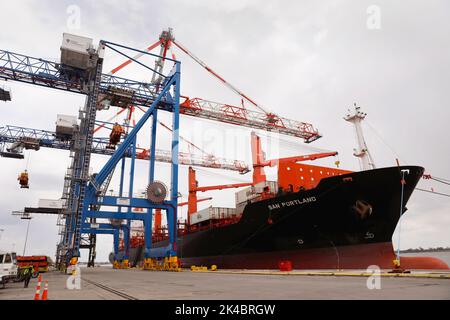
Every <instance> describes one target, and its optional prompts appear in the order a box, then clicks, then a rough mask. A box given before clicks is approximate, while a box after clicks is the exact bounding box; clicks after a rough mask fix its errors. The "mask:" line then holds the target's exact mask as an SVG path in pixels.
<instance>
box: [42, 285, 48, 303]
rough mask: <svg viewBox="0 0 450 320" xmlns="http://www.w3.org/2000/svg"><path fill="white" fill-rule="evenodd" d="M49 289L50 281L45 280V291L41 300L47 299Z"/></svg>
mask: <svg viewBox="0 0 450 320" xmlns="http://www.w3.org/2000/svg"><path fill="white" fill-rule="evenodd" d="M47 291H48V281H47V280H45V286H44V292H43V293H42V299H41V300H47Z"/></svg>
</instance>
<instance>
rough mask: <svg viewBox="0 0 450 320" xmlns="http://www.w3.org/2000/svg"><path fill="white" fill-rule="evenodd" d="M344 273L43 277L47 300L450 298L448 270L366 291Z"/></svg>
mask: <svg viewBox="0 0 450 320" xmlns="http://www.w3.org/2000/svg"><path fill="white" fill-rule="evenodd" d="M346 273H347V274H339V273H330V272H323V271H321V272H312V271H311V272H297V273H293V274H282V273H280V272H273V271H271V272H268V271H267V272H265V271H258V272H255V271H226V270H223V271H219V272H215V273H214V272H206V273H205V272H191V271H183V272H152V271H143V270H139V269H130V270H113V269H112V268H109V267H101V268H90V269H87V268H82V269H81V279H82V281H81V290H69V289H67V288H66V281H67V279H68V277H69V275H66V274H63V273H61V272H58V271H54V272H49V273H46V274H43V280H44V281H45V280H47V281H48V285H49V289H48V299H49V300H167V299H169V300H267V299H270V300H282V299H283V300H300V299H307V300H308V299H343V300H353V299H450V279H449V276H450V274H448V273H447V274H445V273H441V274H439V273H433V274H431V275H434V277H414V276H413V277H390V276H383V277H381V280H380V281H381V282H380V285H381V289H379V290H378V289H373V290H369V289H368V287H367V281H368V278H367V277H365V276H358V274H357V272H354V273H349V272H346ZM418 274H422V275H424V274H425V273H418ZM36 285H37V279H32V281H31V282H30V285H29V287H28V288H27V289H24V288H23V283H8V284H7V285H6V289H0V300H19V299H20V300H32V299H33V297H34V293H35V289H36ZM42 286H43V285H42Z"/></svg>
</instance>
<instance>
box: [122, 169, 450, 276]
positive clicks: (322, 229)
mask: <svg viewBox="0 0 450 320" xmlns="http://www.w3.org/2000/svg"><path fill="white" fill-rule="evenodd" d="M402 170H407V174H405V183H404V185H403V205H401V196H402ZM423 172H424V169H423V168H421V167H415V166H408V167H392V168H383V169H376V170H370V171H363V172H355V173H351V174H346V175H342V176H336V177H331V178H326V179H323V180H322V181H321V182H320V183H319V185H318V186H317V187H316V188H314V189H311V190H307V191H302V192H299V193H289V194H285V195H280V196H277V197H275V198H272V199H267V200H263V201H259V202H255V203H249V204H248V205H247V206H246V207H245V209H244V213H243V215H242V218H241V220H240V221H239V222H238V223H236V224H232V225H228V226H223V227H220V228H212V229H208V230H203V231H196V232H193V233H190V234H186V235H184V236H182V237H179V238H178V243H177V252H178V257H179V258H181V261H182V264H183V267H190V266H191V265H206V266H210V265H213V264H214V265H217V266H218V267H219V268H239V269H277V268H278V264H279V262H280V261H282V260H288V261H291V262H292V264H293V266H294V268H296V269H355V268H357V269H361V268H367V267H368V266H370V265H378V266H379V267H381V268H390V267H392V261H393V259H394V258H395V256H394V253H393V249H392V235H393V233H394V231H395V228H396V226H397V223H398V221H399V218H400V214H401V213H402V214H403V213H404V212H405V211H406V203H407V202H408V200H409V198H410V196H411V194H412V193H413V191H414V189H415V187H416V185H417V183H418V181H419V180H420V178H421V177H422V175H423ZM400 208H401V209H400ZM154 245H155V247H164V246H166V245H167V242H160V243H156V244H154ZM143 258H144V250H143V248H133V249H129V260H130V261H131V262H132V263H139V262H140V261H142V260H143ZM410 262H411V263H412V264H414V266H411V267H414V268H422V267H424V268H428V267H429V266H428V265H429V264H430V263H429V261H428V264H427V263H425V262H420V261H419V262H417V261H415V262H412V261H410ZM436 263H437V264H436V268H445V267H446V265H445V264H443V265H442V264H440V263H438V262H436ZM422 265H423V266H422ZM431 265H435V264H434V263H431Z"/></svg>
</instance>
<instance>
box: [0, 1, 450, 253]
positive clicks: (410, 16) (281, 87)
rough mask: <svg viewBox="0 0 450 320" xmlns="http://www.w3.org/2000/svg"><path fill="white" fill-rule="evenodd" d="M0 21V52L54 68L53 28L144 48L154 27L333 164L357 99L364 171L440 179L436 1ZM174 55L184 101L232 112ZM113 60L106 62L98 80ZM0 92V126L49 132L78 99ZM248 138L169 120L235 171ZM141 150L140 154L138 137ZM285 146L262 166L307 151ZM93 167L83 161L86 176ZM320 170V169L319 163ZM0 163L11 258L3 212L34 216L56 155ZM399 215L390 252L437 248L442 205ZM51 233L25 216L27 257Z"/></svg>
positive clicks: (96, 9) (55, 173) (153, 9)
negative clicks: (420, 169) (290, 125)
mask: <svg viewBox="0 0 450 320" xmlns="http://www.w3.org/2000/svg"><path fill="white" fill-rule="evenodd" d="M73 5H75V7H73ZM77 10H79V12H80V16H79V18H80V19H79V20H77V19H76V18H77V14H76V12H77ZM2 11H3V12H7V13H8V14H4V15H2V19H1V20H0V30H1V31H0V48H1V49H5V50H9V51H13V52H18V53H23V54H28V55H31V56H35V57H41V58H46V59H50V60H55V61H56V60H58V59H59V56H60V51H59V47H60V45H61V41H62V33H63V32H70V33H76V34H79V35H84V36H88V37H91V38H93V39H95V40H94V41H95V42H96V43H98V41H99V40H100V39H104V40H109V41H112V42H116V43H121V44H125V45H129V46H131V47H135V48H145V47H147V46H148V45H149V44H151V43H153V42H155V41H156V40H157V39H158V36H159V34H160V33H161V31H162V30H163V29H167V28H168V27H172V28H174V33H175V37H176V39H177V40H178V41H179V42H180V43H182V44H183V45H185V46H186V47H188V48H189V49H190V50H191V51H193V52H194V53H195V54H196V55H197V56H199V57H200V58H201V59H202V60H204V61H206V62H207V63H208V64H210V65H211V67H213V69H214V70H215V71H217V72H218V73H219V74H221V75H222V76H223V77H224V78H226V79H227V80H228V81H230V82H231V83H233V84H235V85H236V86H237V87H238V88H240V89H242V90H243V91H244V92H246V93H247V94H248V95H249V96H250V97H252V98H254V99H255V100H256V101H258V102H259V103H261V104H262V105H264V106H265V107H266V108H268V109H270V110H271V111H273V112H275V113H277V114H279V115H282V116H285V117H287V118H292V119H295V120H300V121H305V122H310V123H312V124H313V125H314V126H315V127H317V128H318V129H319V130H320V132H321V133H322V134H323V136H324V137H323V138H322V139H321V140H320V141H317V142H315V143H314V144H313V146H314V147H316V148H320V149H325V150H336V151H339V153H340V161H341V163H342V167H343V168H346V169H350V170H358V169H359V165H358V162H357V159H356V158H354V157H353V156H352V153H353V148H354V147H355V145H356V142H355V137H354V132H353V128H352V127H351V125H350V124H348V123H346V122H345V121H344V120H343V119H342V117H343V116H344V115H345V113H346V111H347V109H348V108H349V107H350V106H351V105H352V104H353V103H354V102H357V103H358V104H359V105H360V106H361V107H362V108H363V109H364V111H365V112H367V113H368V114H369V115H368V118H367V120H368V124H369V125H365V126H364V130H365V134H366V139H367V142H368V145H369V148H370V150H371V152H372V155H373V157H374V159H375V162H376V164H377V166H378V167H384V166H392V165H395V158H399V159H400V161H401V163H402V164H411V165H420V166H424V167H425V168H426V171H427V172H428V173H430V174H432V175H435V176H437V177H443V178H450V169H449V162H450V145H449V143H448V138H449V133H448V121H449V119H450V108H448V101H450V90H449V84H450V58H449V57H450V20H449V19H448V13H449V12H450V3H449V2H448V1H446V0H442V1H427V2H424V1H419V0H417V1H408V2H405V1H399V0H396V1H393V0H389V1H320V2H318V1H251V0H237V1H191V0H189V1H187V0H186V1H137V0H135V1H122V0H121V1H118V0H116V1H111V0H108V1H50V0H47V1H31V0H29V1H14V2H13V1H8V2H4V3H2ZM78 22H79V23H78ZM78 27H79V28H78ZM174 53H175V54H176V56H177V58H179V59H180V60H181V61H182V68H183V69H182V93H183V94H184V95H187V96H190V97H202V98H206V99H210V100H213V101H220V102H226V103H230V104H239V103H240V99H239V97H237V96H236V95H234V94H233V93H231V92H229V91H228V90H227V89H225V88H224V87H223V86H221V85H220V83H219V82H218V81H216V80H214V79H212V78H211V77H210V76H209V75H207V74H206V73H205V72H204V71H203V70H202V69H201V68H200V67H199V66H198V65H196V64H195V63H193V62H192V61H190V60H189V59H188V58H187V57H186V56H184V55H183V54H182V53H181V52H180V51H179V50H178V51H177V50H176V49H174ZM120 62H121V59H120V58H118V57H112V56H111V57H110V59H109V60H107V61H106V62H105V68H106V69H108V70H105V71H109V70H110V69H112V68H113V67H115V66H116V65H118V64H119V63H120ZM127 72H128V73H125V74H126V75H127V77H129V78H133V79H136V80H145V79H147V80H148V78H149V77H150V76H148V75H147V74H144V73H142V72H141V73H139V72H137V71H136V72H134V69H132V68H131V69H130V70H128V71H127ZM1 86H6V87H7V88H9V89H11V91H12V96H13V101H12V102H8V103H0V108H1V111H2V113H1V114H2V115H1V117H0V127H1V126H4V125H20V126H24V127H29V128H37V129H48V130H54V129H55V120H56V115H57V114H68V115H76V114H77V111H78V109H79V107H80V106H81V105H83V103H84V98H83V97H82V96H78V95H75V94H67V93H65V92H56V91H52V90H47V89H42V88H36V87H32V86H28V85H24V84H17V83H12V82H8V83H5V82H3V81H0V87H1ZM111 112H112V111H110V112H109V113H108V112H105V113H102V114H99V118H101V119H108V118H110V116H111V115H112V114H113V113H111ZM164 117H165V118H166V119H168V116H167V115H165V116H163V118H164ZM249 133H250V131H249V130H244V129H237V128H235V127H229V126H220V125H217V124H211V123H205V122H204V121H198V120H192V119H187V118H183V120H182V124H181V134H182V135H183V136H185V137H187V138H190V139H191V140H193V142H194V143H197V144H199V145H201V146H202V147H203V148H204V149H205V150H206V151H208V152H211V153H214V154H216V155H218V156H224V157H227V158H231V159H240V160H245V161H247V162H250V154H249V148H248V146H249V144H248V143H249V140H248V137H249ZM106 134H107V133H103V135H106ZM166 136H167V135H166ZM143 140H145V139H143ZM147 141H148V139H147ZM141 144H142V146H145V145H146V143H145V141H143V142H142V143H141ZM296 145H297V146H296V147H295V148H293V147H292V146H293V144H292V143H285V142H282V143H280V144H279V145H278V144H277V148H274V149H273V150H270V151H269V152H268V157H274V156H278V155H280V154H281V155H283V156H289V155H296V154H304V153H308V152H311V149H310V148H308V147H305V146H302V145H301V144H296ZM160 148H161V149H168V148H167V147H165V146H164V145H161V146H160ZM183 148H184V149H185V151H188V148H187V147H186V146H184V147H183ZM28 159H29V160H28ZM105 160H106V159H105V158H103V157H100V156H95V157H94V159H93V163H92V166H93V168H94V171H98V170H99V169H100V168H101V165H102V164H103V163H104V162H105ZM27 161H28V162H29V164H28V170H29V171H30V179H31V180H30V184H31V189H29V190H21V189H19V186H18V183H17V180H16V179H17V175H18V173H19V172H20V171H22V170H23V169H25V167H26V166H27ZM334 161H335V159H327V160H323V161H322V162H320V163H321V164H325V165H328V166H332V165H333V163H334ZM0 162H1V166H0V176H1V177H2V179H1V180H0V190H1V193H0V209H1V212H0V214H1V215H0V229H5V231H4V232H3V233H2V235H1V239H0V248H2V249H12V248H14V249H15V250H17V251H18V253H19V254H22V250H23V246H24V239H25V231H26V223H25V222H23V221H20V220H19V219H18V218H16V217H13V216H11V211H13V210H20V209H22V208H23V207H25V206H36V205H37V201H38V199H41V198H45V199H57V198H59V197H60V195H61V191H62V183H63V175H64V172H65V170H66V168H67V166H68V165H69V159H68V153H67V152H65V151H58V150H48V149H42V150H41V151H39V152H32V153H31V152H30V153H29V152H26V160H25V161H17V160H10V159H4V158H2V159H0ZM168 169H169V167H168V166H167V165H165V164H162V165H160V169H159V170H158V178H159V179H167V175H168V172H169V171H168ZM138 170H140V172H144V173H145V172H146V171H144V170H146V166H145V164H143V163H139V164H138ZM144 173H143V174H142V177H141V178H138V180H137V186H136V189H138V190H139V189H144V188H145V183H146V181H145V176H146V174H144ZM272 173H273V172H272ZM198 178H199V180H200V184H202V185H211V184H221V183H228V182H235V181H249V180H250V179H251V178H250V176H239V175H238V174H235V173H229V172H224V171H222V172H219V175H217V174H215V173H208V172H206V171H205V170H201V171H199V174H198ZM186 180H187V170H186V168H183V169H182V170H181V172H180V183H181V185H180V191H181V192H182V193H183V194H184V195H187V184H186ZM420 186H421V187H422V188H425V189H430V188H432V187H433V188H434V190H435V191H439V192H443V193H450V187H448V186H445V185H442V184H436V183H431V182H424V181H423V182H421V183H420ZM208 195H211V196H212V197H214V200H213V201H212V202H210V203H207V204H205V205H214V206H230V207H231V206H233V204H234V191H226V192H221V193H219V192H211V193H210V194H208ZM408 208H409V211H408V213H407V215H405V216H404V218H403V222H402V231H401V232H402V233H401V239H402V240H401V247H402V248H410V247H419V246H422V247H430V246H450V198H446V197H439V196H437V195H430V194H426V193H420V192H416V193H415V194H414V195H413V197H412V198H411V200H410V202H409V204H408ZM183 214H186V212H185V209H184V210H183ZM57 233H58V230H57V227H56V218H55V217H46V216H36V217H35V219H33V220H32V222H31V228H30V235H29V242H28V246H27V254H47V255H50V256H53V255H54V253H55V248H56V243H57V241H58V239H59V237H58V235H57ZM394 239H395V242H396V241H397V240H396V238H394ZM111 248H112V239H111V238H109V237H105V236H103V237H101V238H100V242H99V252H98V258H99V260H106V259H107V255H108V254H109V252H110V251H111Z"/></svg>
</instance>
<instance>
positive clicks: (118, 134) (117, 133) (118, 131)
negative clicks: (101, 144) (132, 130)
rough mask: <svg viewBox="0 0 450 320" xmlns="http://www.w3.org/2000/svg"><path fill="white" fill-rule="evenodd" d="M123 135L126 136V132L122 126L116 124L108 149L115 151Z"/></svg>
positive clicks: (110, 136)
mask: <svg viewBox="0 0 450 320" xmlns="http://www.w3.org/2000/svg"><path fill="white" fill-rule="evenodd" d="M123 134H125V130H124V129H123V127H122V126H121V125H120V124H118V123H116V124H115V125H114V126H113V128H112V131H111V134H110V135H109V145H108V146H107V147H106V148H107V149H110V150H115V149H116V146H117V145H118V144H119V142H120V139H121V138H122V135H123Z"/></svg>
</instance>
